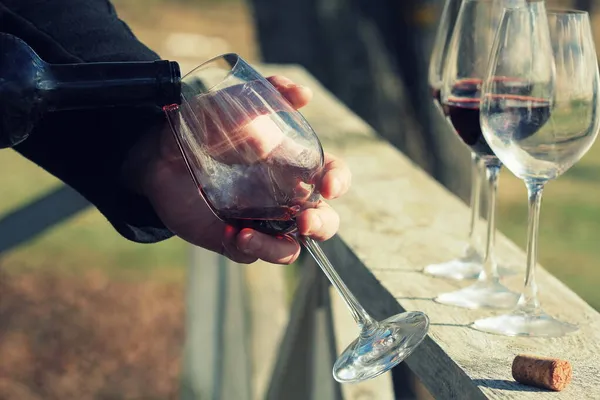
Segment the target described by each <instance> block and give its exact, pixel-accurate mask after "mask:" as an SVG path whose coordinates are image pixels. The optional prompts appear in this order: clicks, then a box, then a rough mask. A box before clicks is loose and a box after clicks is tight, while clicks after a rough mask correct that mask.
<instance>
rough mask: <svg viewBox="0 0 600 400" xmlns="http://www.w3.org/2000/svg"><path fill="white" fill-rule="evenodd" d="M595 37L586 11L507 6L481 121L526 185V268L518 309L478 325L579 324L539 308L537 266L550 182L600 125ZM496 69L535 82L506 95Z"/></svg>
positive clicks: (508, 328)
mask: <svg viewBox="0 0 600 400" xmlns="http://www.w3.org/2000/svg"><path fill="white" fill-rule="evenodd" d="M592 37H593V36H592V30H591V25H590V22H589V15H588V14H587V13H586V12H583V11H553V10H550V11H548V12H546V10H545V6H544V3H543V2H542V1H531V2H528V3H527V5H526V6H524V7H521V8H515V9H507V10H506V11H505V13H504V16H503V19H502V23H501V25H500V28H499V30H498V36H497V40H496V42H495V44H494V46H493V50H492V57H491V59H490V63H489V70H488V73H487V78H486V81H485V83H484V85H483V89H482V91H483V95H482V105H481V110H482V111H481V123H482V127H483V133H484V135H485V137H486V139H487V140H488V142H489V144H490V146H491V147H492V149H493V150H494V152H495V153H496V154H497V156H498V157H499V158H500V159H501V160H502V162H503V163H504V164H505V165H506V166H507V168H508V169H509V170H510V171H511V172H513V173H514V174H515V175H516V176H517V177H518V178H520V179H522V180H523V181H524V183H525V185H526V187H527V192H528V200H529V227H528V234H527V269H526V274H525V282H524V287H523V291H522V294H521V296H520V298H519V302H518V304H517V306H516V308H515V309H514V310H513V311H512V312H511V313H509V314H505V315H500V316H496V317H490V318H484V319H480V320H478V321H475V322H474V324H473V327H474V328H475V329H478V330H480V331H484V332H489V333H495V334H501V335H507V336H546V337H554V336H562V335H564V334H568V333H571V332H575V331H576V330H577V329H578V327H577V326H576V325H573V324H570V323H567V322H563V321H560V320H558V319H556V318H554V317H552V316H551V315H549V314H547V313H546V312H545V311H544V310H543V309H542V308H541V305H540V302H539V299H538V286H537V284H536V280H535V269H536V264H537V239H538V231H539V213H540V206H541V200H542V192H543V189H544V186H545V184H546V183H547V182H548V181H549V180H551V179H556V178H557V177H559V176H560V175H561V174H562V173H564V172H565V171H566V170H567V169H569V168H570V167H571V166H573V165H574V164H575V163H576V162H577V161H579V159H581V157H582V156H583V155H584V154H585V153H586V152H587V151H588V150H589V148H590V147H591V145H592V144H593V143H594V141H595V139H596V137H597V135H598V129H599V127H600V119H599V115H598V92H599V89H600V79H599V75H598V62H597V57H596V50H595V46H594V43H593V39H592ZM498 74H502V75H508V76H515V77H519V78H520V79H524V80H527V81H529V82H530V83H531V86H532V90H531V94H530V95H529V96H514V95H512V94H507V93H506V91H505V90H504V89H503V88H501V87H498V86H497V85H496V84H495V83H494V82H493V81H492V80H491V79H490V77H493V76H496V75H498Z"/></svg>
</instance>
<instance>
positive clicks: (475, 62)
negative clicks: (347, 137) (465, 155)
mask: <svg viewBox="0 0 600 400" xmlns="http://www.w3.org/2000/svg"><path fill="white" fill-rule="evenodd" d="M522 3H523V2H522V1H516V0H515V1H510V0H507V1H494V0H463V2H462V4H461V8H460V11H459V14H458V18H457V21H456V27H455V28H454V33H453V35H452V41H451V42H450V49H449V51H448V56H447V58H446V66H445V68H444V79H443V85H442V104H444V106H445V107H447V109H448V120H449V121H450V122H451V123H452V125H453V126H454V130H455V132H456V133H457V134H458V136H459V137H460V138H461V139H462V141H463V142H464V143H465V144H466V145H467V146H469V147H470V149H471V151H472V152H473V153H475V154H477V155H478V156H479V157H480V158H481V160H482V162H483V164H484V165H485V170H486V178H487V186H488V191H489V192H488V196H489V198H488V210H487V213H488V215H487V238H486V242H485V252H484V260H483V270H482V271H481V273H480V275H479V278H478V281H477V282H476V283H474V284H473V285H471V286H468V287H466V288H464V289H461V290H458V291H455V292H450V293H443V294H441V295H439V296H438V297H437V298H436V299H435V300H436V301H437V302H439V303H443V304H449V305H455V306H459V307H465V308H499V309H506V308H512V307H514V305H515V304H516V302H517V299H518V296H517V294H516V293H514V292H511V291H510V290H509V289H507V288H506V287H505V286H504V285H502V284H501V283H500V276H499V273H498V265H497V263H496V259H495V255H494V245H495V234H496V226H495V214H496V193H497V187H498V178H499V175H500V168H501V167H502V163H501V162H500V160H499V159H498V158H497V157H496V155H495V154H494V152H493V151H492V150H491V149H490V147H489V146H488V144H487V142H486V141H485V138H484V137H483V135H482V133H481V126H480V123H479V102H480V89H481V82H482V80H483V78H484V77H485V73H486V67H487V63H488V59H489V55H490V48H491V45H492V43H493V39H494V36H495V34H496V31H497V28H498V25H499V22H500V17H501V16H502V10H503V6H510V5H517V4H522ZM494 79H496V81H497V82H498V84H499V85H501V86H503V87H506V88H507V90H510V91H511V92H513V93H515V94H516V95H522V94H526V93H527V92H528V91H529V89H530V88H529V87H528V86H527V84H526V82H521V81H520V80H513V79H511V78H510V77H502V76H498V77H495V78H494Z"/></svg>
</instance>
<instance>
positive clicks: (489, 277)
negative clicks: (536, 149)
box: [479, 162, 501, 282]
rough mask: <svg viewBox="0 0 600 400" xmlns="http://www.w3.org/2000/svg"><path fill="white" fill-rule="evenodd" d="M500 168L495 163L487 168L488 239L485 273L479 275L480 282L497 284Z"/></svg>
mask: <svg viewBox="0 0 600 400" xmlns="http://www.w3.org/2000/svg"><path fill="white" fill-rule="evenodd" d="M500 168H501V164H499V163H495V162H491V163H486V166H485V172H486V177H487V184H488V208H487V239H486V242H485V256H484V258H483V271H481V274H480V275H479V280H480V281H486V282H497V281H498V280H499V276H498V265H497V264H496V258H495V256H494V246H495V244H496V194H497V192H498V179H499V178H500Z"/></svg>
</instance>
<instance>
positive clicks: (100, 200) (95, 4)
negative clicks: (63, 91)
mask: <svg viewBox="0 0 600 400" xmlns="http://www.w3.org/2000/svg"><path fill="white" fill-rule="evenodd" d="M0 31H2V32H5V33H10V34H12V35H15V36H17V37H20V38H21V39H23V40H24V41H25V42H27V43H28V44H29V45H30V46H31V47H32V48H33V49H34V50H35V51H36V53H38V55H39V56H40V57H41V58H42V59H44V60H45V61H46V62H49V63H57V64H59V63H84V62H98V61H103V62H106V61H152V60H157V59H158V58H159V57H158V55H156V54H155V53H154V52H152V51H151V50H150V49H148V48H147V47H146V46H144V45H143V44H142V43H140V42H139V41H138V40H137V39H136V38H135V36H134V35H133V33H132V32H131V30H130V29H129V28H128V27H127V25H125V24H124V23H123V22H122V21H121V20H119V18H118V17H117V15H116V13H115V10H114V8H113V7H112V5H111V4H110V2H109V1H107V0H51V1H48V0H0ZM164 124H165V117H164V115H163V113H162V111H161V110H160V109H158V108H156V107H114V108H107V109H100V110H90V111H63V112H56V113H50V114H47V115H46V116H45V117H44V118H43V119H42V121H41V122H40V123H39V124H38V125H37V127H36V129H35V131H34V132H32V134H31V137H30V138H29V139H27V140H26V141H25V142H23V143H22V144H20V145H18V146H17V147H16V148H15V150H16V151H18V152H19V153H20V154H22V155H23V156H25V157H26V158H28V159H29V160H31V161H33V162H35V163H36V164H38V165H39V166H41V167H42V168H43V169H45V170H46V171H48V172H50V173H51V174H53V175H55V176H56V177H57V178H59V179H61V180H62V181H63V182H65V183H66V184H68V185H69V186H71V187H73V188H74V189H75V190H77V191H78V192H79V193H81V194H82V195H83V196H84V197H85V198H87V199H88V200H89V201H90V202H91V203H92V204H94V205H95V206H96V207H97V208H98V210H100V212H101V213H102V214H103V215H104V216H105V217H106V218H107V219H108V220H109V221H110V223H111V224H112V225H113V226H114V227H115V229H116V230H117V231H118V232H119V233H120V234H121V235H123V236H124V237H126V238H128V239H130V240H133V241H136V242H142V243H151V242H157V241H160V240H163V239H166V238H168V237H171V236H172V233H171V232H170V231H168V230H167V229H166V228H165V226H164V225H163V224H162V222H161V221H160V220H159V218H158V216H157V215H156V213H155V212H154V210H153V208H152V206H151V205H150V203H149V201H148V200H147V199H146V198H145V197H142V196H139V195H137V194H135V193H133V192H132V191H130V190H128V189H127V188H126V187H125V185H124V184H123V183H122V181H121V169H122V165H123V163H124V160H125V158H126V155H127V153H128V151H129V150H130V149H131V147H132V146H133V144H134V143H135V142H136V141H137V140H138V139H139V138H140V137H141V136H142V135H144V134H146V133H151V130H153V129H154V130H156V129H160V128H161V127H162V126H165V125H164Z"/></svg>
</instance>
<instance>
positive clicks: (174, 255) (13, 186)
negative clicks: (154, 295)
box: [0, 150, 186, 280]
mask: <svg viewBox="0 0 600 400" xmlns="http://www.w3.org/2000/svg"><path fill="white" fill-rule="evenodd" d="M0 169H1V170H2V171H9V170H14V171H19V173H13V174H0V187H2V191H3V193H2V196H0V213H2V214H5V213H7V212H9V211H10V210H12V209H14V208H15V207H17V206H20V205H21V204H23V203H26V202H29V201H31V200H33V199H35V198H37V197H39V196H41V195H42V194H44V193H46V192H47V191H48V190H50V189H51V188H53V187H55V186H56V185H58V184H59V182H58V181H57V180H56V179H55V178H53V177H51V176H50V175H49V174H48V173H46V172H45V171H43V170H42V169H41V168H38V167H37V166H35V165H34V164H32V163H30V162H29V161H27V160H26V159H24V158H23V157H21V156H20V155H18V154H17V153H16V152H14V151H12V150H5V151H2V152H0ZM48 212H52V210H48ZM184 250H185V245H184V243H183V241H181V240H179V239H170V240H167V241H165V242H162V243H158V244H154V245H147V244H146V245H143V244H137V243H133V242H130V241H127V240H125V239H123V238H122V237H121V236H120V235H119V234H117V233H116V231H115V230H114V229H113V228H112V226H111V225H110V224H109V223H108V221H106V219H105V218H104V217H103V216H102V215H101V214H100V213H99V212H98V211H97V210H96V209H95V208H93V207H90V209H88V210H86V211H84V212H82V213H81V214H79V215H77V216H76V217H74V218H73V219H71V220H69V221H66V222H65V223H63V224H60V225H57V226H55V227H54V228H52V229H51V230H49V231H47V232H46V233H44V234H42V235H40V236H39V237H37V238H35V239H34V240H32V241H31V242H29V243H26V244H24V245H22V246H20V247H18V248H17V249H15V250H13V251H11V252H9V253H7V254H5V255H4V256H3V257H2V260H1V262H2V266H3V269H4V270H5V271H7V272H16V271H23V272H25V271H30V270H32V269H39V268H47V269H51V270H55V271H69V272H74V273H78V272H85V271H87V270H89V269H91V268H94V269H100V270H103V271H105V272H106V273H108V274H109V275H112V276H119V277H123V278H133V277H135V279H140V278H144V279H145V278H150V277H153V276H158V275H160V279H161V280H163V279H167V278H168V279H181V278H182V277H183V271H184V265H185V256H186V252H185V251H184Z"/></svg>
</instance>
